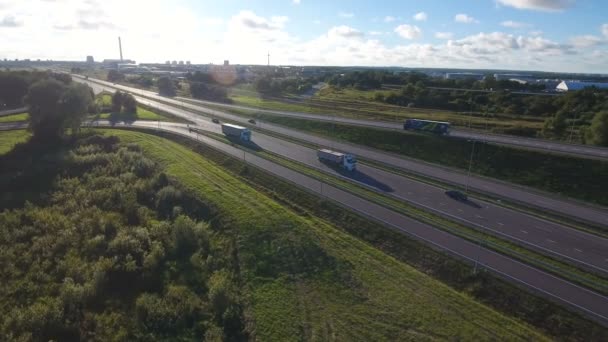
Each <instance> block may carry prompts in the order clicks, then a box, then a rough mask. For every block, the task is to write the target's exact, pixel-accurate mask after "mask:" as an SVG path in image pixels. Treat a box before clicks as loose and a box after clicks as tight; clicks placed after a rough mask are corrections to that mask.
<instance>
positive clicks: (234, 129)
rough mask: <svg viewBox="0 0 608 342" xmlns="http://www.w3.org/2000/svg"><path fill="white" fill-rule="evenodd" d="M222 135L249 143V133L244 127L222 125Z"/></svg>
mask: <svg viewBox="0 0 608 342" xmlns="http://www.w3.org/2000/svg"><path fill="white" fill-rule="evenodd" d="M222 133H224V134H225V135H226V136H228V137H233V138H238V139H240V140H242V141H251V131H250V130H249V128H246V127H241V126H237V125H233V124H228V123H223V124H222Z"/></svg>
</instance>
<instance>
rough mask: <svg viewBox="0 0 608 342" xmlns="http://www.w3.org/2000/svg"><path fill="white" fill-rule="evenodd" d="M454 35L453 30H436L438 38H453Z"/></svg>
mask: <svg viewBox="0 0 608 342" xmlns="http://www.w3.org/2000/svg"><path fill="white" fill-rule="evenodd" d="M453 36H454V34H453V33H452V32H435V38H437V39H452V37H453Z"/></svg>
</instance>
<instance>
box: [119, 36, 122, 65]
mask: <svg viewBox="0 0 608 342" xmlns="http://www.w3.org/2000/svg"><path fill="white" fill-rule="evenodd" d="M118 50H120V61H121V62H122V44H121V43H120V37H118Z"/></svg>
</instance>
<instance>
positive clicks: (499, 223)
mask: <svg viewBox="0 0 608 342" xmlns="http://www.w3.org/2000/svg"><path fill="white" fill-rule="evenodd" d="M496 223H498V225H499V226H504V225H505V224H504V223H501V222H496Z"/></svg>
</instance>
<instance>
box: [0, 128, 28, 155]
mask: <svg viewBox="0 0 608 342" xmlns="http://www.w3.org/2000/svg"><path fill="white" fill-rule="evenodd" d="M30 136H31V135H30V133H29V132H27V131H25V130H15V131H4V132H0V155H2V154H5V153H7V152H9V151H10V150H12V149H13V147H14V146H15V145H17V144H19V143H22V142H25V141H27V140H28V139H29V138H30Z"/></svg>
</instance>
